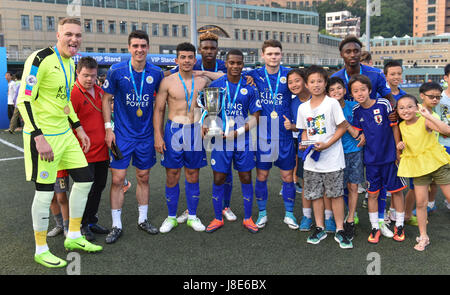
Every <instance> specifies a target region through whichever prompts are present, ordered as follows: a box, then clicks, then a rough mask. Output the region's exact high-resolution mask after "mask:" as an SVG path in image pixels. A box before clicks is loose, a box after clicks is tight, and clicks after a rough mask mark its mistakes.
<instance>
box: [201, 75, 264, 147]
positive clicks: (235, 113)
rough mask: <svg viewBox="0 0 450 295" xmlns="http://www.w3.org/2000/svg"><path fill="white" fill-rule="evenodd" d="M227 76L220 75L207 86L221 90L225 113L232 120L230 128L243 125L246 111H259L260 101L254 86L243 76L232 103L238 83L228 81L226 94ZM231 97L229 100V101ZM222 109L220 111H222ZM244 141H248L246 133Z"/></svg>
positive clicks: (246, 114)
mask: <svg viewBox="0 0 450 295" xmlns="http://www.w3.org/2000/svg"><path fill="white" fill-rule="evenodd" d="M227 81H228V79H227V76H226V75H225V76H222V77H220V78H219V79H217V80H215V81H213V82H212V83H211V84H210V86H209V87H219V88H221V89H222V90H223V91H224V92H223V98H224V99H225V108H224V110H225V113H226V115H227V117H228V118H229V119H232V120H234V122H235V123H236V124H234V126H233V128H230V129H231V130H234V129H237V128H239V127H243V126H244V125H245V121H244V120H246V119H247V117H248V113H250V114H254V113H256V112H258V111H261V109H262V108H261V102H260V100H259V97H258V91H257V90H256V88H255V87H253V86H251V85H249V84H247V81H246V79H245V78H244V77H243V78H242V79H241V82H240V86H239V92H238V94H237V96H236V101H235V102H234V104H233V101H234V96H235V94H236V90H237V88H238V83H231V82H230V81H228V86H229V89H230V96H229V97H228V95H227V92H226V91H227ZM229 98H230V99H231V102H230V101H229ZM224 110H222V111H224ZM245 140H246V143H248V133H247V134H246V135H245Z"/></svg>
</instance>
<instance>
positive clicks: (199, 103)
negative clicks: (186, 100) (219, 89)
mask: <svg viewBox="0 0 450 295" xmlns="http://www.w3.org/2000/svg"><path fill="white" fill-rule="evenodd" d="M203 97H204V93H203V91H198V92H197V104H198V106H199V107H201V108H202V109H206V108H205V106H204V104H203V101H202V98H203Z"/></svg>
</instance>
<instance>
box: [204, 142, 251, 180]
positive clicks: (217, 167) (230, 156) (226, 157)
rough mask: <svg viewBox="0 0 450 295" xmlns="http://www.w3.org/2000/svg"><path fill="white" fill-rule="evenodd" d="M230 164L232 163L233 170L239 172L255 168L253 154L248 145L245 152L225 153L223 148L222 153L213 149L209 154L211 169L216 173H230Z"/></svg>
mask: <svg viewBox="0 0 450 295" xmlns="http://www.w3.org/2000/svg"><path fill="white" fill-rule="evenodd" d="M231 162H233V166H234V169H235V170H237V171H239V172H246V171H250V170H252V169H253V168H255V165H256V160H255V152H254V151H250V150H249V148H248V145H247V146H246V147H245V151H237V150H234V151H227V150H226V149H225V148H224V149H223V150H222V151H217V150H215V149H213V150H212V152H211V168H212V169H213V170H214V171H216V172H221V173H226V174H228V173H230V172H231Z"/></svg>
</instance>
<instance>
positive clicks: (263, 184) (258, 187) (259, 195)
mask: <svg viewBox="0 0 450 295" xmlns="http://www.w3.org/2000/svg"><path fill="white" fill-rule="evenodd" d="M268 195H269V193H268V191H267V181H259V180H258V179H257V180H256V183H255V197H256V203H258V209H259V211H266V204H267V198H268Z"/></svg>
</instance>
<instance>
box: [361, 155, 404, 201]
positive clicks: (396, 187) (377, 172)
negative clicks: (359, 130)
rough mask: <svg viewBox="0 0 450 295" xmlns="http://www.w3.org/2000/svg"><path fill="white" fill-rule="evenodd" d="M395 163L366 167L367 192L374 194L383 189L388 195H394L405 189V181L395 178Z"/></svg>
mask: <svg viewBox="0 0 450 295" xmlns="http://www.w3.org/2000/svg"><path fill="white" fill-rule="evenodd" d="M397 171H398V168H397V165H395V162H391V163H387V164H384V165H366V179H367V192H369V193H376V192H378V191H379V190H380V189H381V188H383V187H384V188H385V189H386V190H387V191H388V192H390V193H395V192H398V191H401V190H403V189H405V188H406V186H407V185H406V180H405V179H404V178H402V177H398V176H397Z"/></svg>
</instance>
